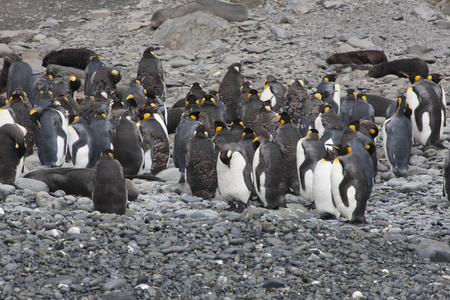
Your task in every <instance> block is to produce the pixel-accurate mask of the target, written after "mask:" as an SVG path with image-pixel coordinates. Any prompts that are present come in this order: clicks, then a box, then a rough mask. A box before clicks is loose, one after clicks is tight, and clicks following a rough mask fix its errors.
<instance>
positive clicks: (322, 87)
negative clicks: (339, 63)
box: [317, 73, 341, 114]
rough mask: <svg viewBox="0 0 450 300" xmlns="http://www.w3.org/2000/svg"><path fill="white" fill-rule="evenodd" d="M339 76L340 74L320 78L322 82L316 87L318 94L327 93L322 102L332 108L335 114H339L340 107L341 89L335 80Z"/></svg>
mask: <svg viewBox="0 0 450 300" xmlns="http://www.w3.org/2000/svg"><path fill="white" fill-rule="evenodd" d="M339 76H341V75H340V74H336V73H333V74H328V75H326V76H325V77H323V78H322V82H321V83H320V84H319V85H318V87H317V91H318V92H323V91H324V92H328V96H327V97H326V99H325V100H324V102H326V103H327V104H330V105H331V106H332V107H333V110H334V112H335V113H337V114H338V113H339V112H340V106H341V96H340V93H341V87H340V85H339V83H337V82H336V79H337V78H338V77H339Z"/></svg>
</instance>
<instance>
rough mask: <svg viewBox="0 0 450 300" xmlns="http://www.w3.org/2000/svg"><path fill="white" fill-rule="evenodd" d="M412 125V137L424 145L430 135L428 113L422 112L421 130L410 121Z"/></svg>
mask: <svg viewBox="0 0 450 300" xmlns="http://www.w3.org/2000/svg"><path fill="white" fill-rule="evenodd" d="M414 121H415V118H414ZM412 125H413V130H414V139H415V140H416V141H417V142H419V143H420V144H422V145H425V144H426V143H427V140H428V138H429V137H430V135H431V126H430V114H429V113H428V112H424V113H423V114H422V131H420V130H419V128H417V123H416V122H412Z"/></svg>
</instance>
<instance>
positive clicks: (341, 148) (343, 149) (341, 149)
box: [327, 144, 352, 159]
mask: <svg viewBox="0 0 450 300" xmlns="http://www.w3.org/2000/svg"><path fill="white" fill-rule="evenodd" d="M327 146H331V147H333V148H334V151H335V152H336V154H337V156H336V159H338V157H339V156H344V155H347V154H349V153H351V152H352V148H350V146H349V145H347V144H337V145H327Z"/></svg>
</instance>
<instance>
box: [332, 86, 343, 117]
mask: <svg viewBox="0 0 450 300" xmlns="http://www.w3.org/2000/svg"><path fill="white" fill-rule="evenodd" d="M333 100H334V102H336V103H337V105H338V111H337V112H336V113H337V114H338V113H340V111H341V86H340V85H339V83H337V82H336V83H335V84H334V95H333Z"/></svg>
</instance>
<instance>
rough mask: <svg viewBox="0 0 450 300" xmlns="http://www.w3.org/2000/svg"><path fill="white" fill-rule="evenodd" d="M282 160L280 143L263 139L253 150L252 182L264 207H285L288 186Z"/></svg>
mask: <svg viewBox="0 0 450 300" xmlns="http://www.w3.org/2000/svg"><path fill="white" fill-rule="evenodd" d="M255 142H258V140H257V141H255ZM283 160H284V157H283V152H282V151H281V147H280V145H279V144H278V143H275V142H272V141H269V140H264V139H263V140H262V141H261V143H260V146H259V147H258V148H257V149H256V151H255V155H254V157H253V165H252V173H253V184H254V186H255V190H256V194H257V195H258V197H259V199H260V200H261V202H262V203H263V205H264V207H267V208H270V209H279V208H283V207H287V206H286V198H285V196H286V193H287V191H288V186H287V182H286V176H285V170H284V164H283Z"/></svg>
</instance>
